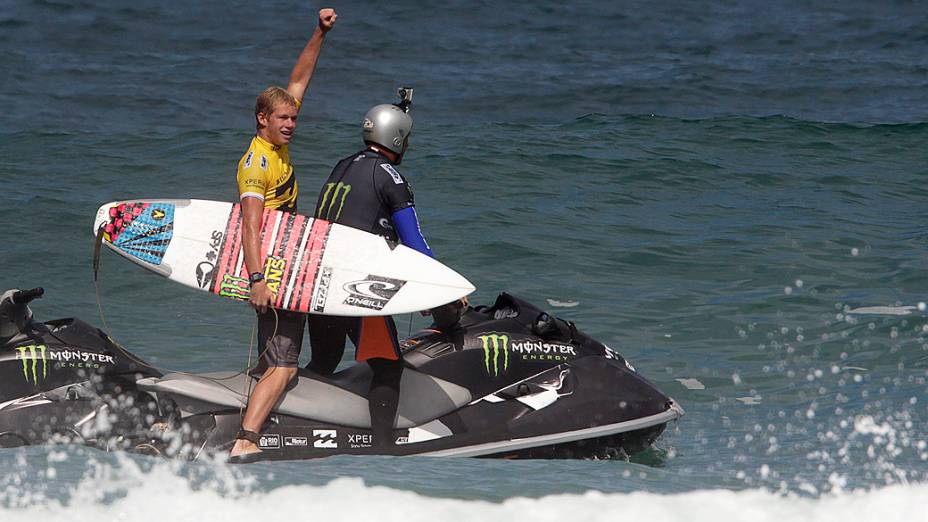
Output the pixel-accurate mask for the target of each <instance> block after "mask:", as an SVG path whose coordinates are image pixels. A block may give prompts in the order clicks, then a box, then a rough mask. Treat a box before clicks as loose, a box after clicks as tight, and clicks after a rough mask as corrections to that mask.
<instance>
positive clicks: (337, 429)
mask: <svg viewBox="0 0 928 522" xmlns="http://www.w3.org/2000/svg"><path fill="white" fill-rule="evenodd" d="M36 296H37V291H36V292H31V293H30V292H19V293H16V292H13V291H10V292H7V293H6V294H4V296H3V299H2V301H0V446H19V445H25V444H39V443H44V442H48V441H54V440H65V441H77V442H82V443H85V444H89V445H92V446H96V447H99V448H103V449H125V450H130V451H139V452H143V453H150V454H160V455H166V456H171V457H181V458H188V459H197V458H201V457H204V456H207V455H225V454H227V453H228V451H229V449H230V448H231V445H232V439H233V436H234V435H235V433H236V431H237V430H238V429H239V426H240V422H241V414H242V411H243V408H244V405H245V403H246V399H247V395H248V393H249V391H250V389H252V388H253V386H254V383H255V382H256V379H257V377H256V376H252V375H249V374H247V373H246V372H215V373H201V374H190V373H168V374H162V373H161V372H160V371H158V370H157V369H155V368H153V367H151V366H150V365H148V364H146V363H145V362H144V361H141V360H140V359H138V358H137V357H135V356H133V355H132V354H131V353H129V352H127V351H126V350H124V349H123V348H122V347H120V346H119V345H118V344H116V343H115V342H113V341H112V340H111V339H110V338H109V337H108V336H107V335H106V334H105V333H104V332H103V331H102V330H99V329H97V328H94V327H92V326H90V325H88V324H86V323H84V322H81V321H79V320H77V319H62V320H57V321H50V322H46V323H38V322H36V321H34V320H32V319H31V312H30V311H29V310H28V307H27V306H26V304H25V303H27V302H28V301H29V299H30V298H33V297H36ZM437 322H440V323H443V324H442V326H440V327H439V326H436V325H433V327H432V328H428V329H425V330H423V331H421V332H418V333H417V334H416V335H413V336H412V337H410V338H408V339H405V340H404V341H403V342H402V347H403V359H404V363H405V370H404V372H403V377H402V381H401V386H400V403H399V408H398V412H397V418H396V423H395V429H394V433H393V437H392V439H393V440H392V444H389V445H388V447H387V448H383V447H377V448H375V447H374V445H373V439H372V434H371V429H370V415H369V409H368V404H367V399H366V395H367V392H368V387H369V384H370V379H371V374H372V372H371V369H370V367H369V366H368V365H367V364H364V363H359V364H355V365H353V366H351V367H349V368H346V369H344V370H342V371H340V372H337V373H335V374H334V375H331V376H320V375H317V374H314V373H312V372H311V371H309V370H307V369H301V370H300V371H299V374H298V379H295V380H294V381H293V382H291V385H290V386H289V387H288V390H287V391H286V393H285V394H284V397H283V398H282V399H281V401H280V402H279V403H278V404H277V405H276V406H275V408H274V411H273V412H272V413H271V415H270V416H269V418H268V421H267V423H266V424H265V426H264V427H263V429H262V431H261V435H262V436H261V440H260V443H259V447H260V448H261V449H262V452H261V453H259V454H253V455H250V456H247V457H245V458H243V459H241V460H245V461H251V460H257V459H261V460H268V459H271V460H282V459H307V458H318V457H325V456H331V455H338V454H358V455H363V454H390V455H431V456H467V457H503V458H610V457H625V456H627V455H631V454H633V453H635V452H637V451H640V450H642V449H645V448H647V447H648V446H649V445H650V444H651V443H652V442H653V441H654V440H655V439H656V438H657V437H658V436H659V435H660V434H661V432H662V431H663V430H664V428H665V427H666V425H667V423H668V422H670V421H673V420H676V419H678V418H680V417H681V416H682V415H683V409H682V408H681V407H680V406H679V405H678V404H676V403H675V402H674V401H673V400H672V399H671V398H669V397H667V396H666V395H664V394H663V393H662V392H661V391H660V390H658V389H657V388H656V387H655V386H654V385H653V384H651V383H650V382H648V381H647V380H646V379H645V378H644V377H642V376H641V375H639V374H638V373H637V372H636V371H635V369H634V368H633V367H632V366H631V365H630V364H628V362H626V361H625V359H623V358H622V357H621V356H620V355H619V354H618V353H616V352H614V351H613V350H611V349H610V348H609V347H607V346H605V345H604V344H602V343H600V342H599V341H596V340H594V339H592V338H591V337H589V336H587V335H586V334H584V333H583V332H581V331H579V330H578V329H577V328H576V326H575V325H574V324H573V323H570V322H567V321H563V320H561V319H558V318H556V317H554V316H552V315H550V314H548V313H546V312H544V311H542V310H540V309H538V308H537V307H535V306H533V305H531V304H529V303H527V302H525V301H523V300H521V299H518V298H516V297H514V296H512V295H509V294H506V293H503V294H501V295H500V296H499V297H498V298H497V300H496V302H495V303H494V304H493V305H492V306H482V307H475V308H468V309H466V310H464V311H462V312H461V313H460V314H458V315H456V316H455V317H454V319H453V320H451V321H448V320H446V319H445V320H443V321H437Z"/></svg>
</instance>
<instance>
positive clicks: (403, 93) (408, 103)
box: [396, 87, 412, 112]
mask: <svg viewBox="0 0 928 522" xmlns="http://www.w3.org/2000/svg"><path fill="white" fill-rule="evenodd" d="M396 95H397V96H399V97H400V102H399V103H397V104H396V106H397V107H399V108H400V109H403V112H409V109H410V108H411V107H412V87H400V88H399V89H397V90H396Z"/></svg>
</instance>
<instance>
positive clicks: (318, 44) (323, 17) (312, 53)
mask: <svg viewBox="0 0 928 522" xmlns="http://www.w3.org/2000/svg"><path fill="white" fill-rule="evenodd" d="M336 18H338V15H337V14H335V9H330V8H325V9H321V10H320V11H319V25H318V26H317V27H316V30H315V31H313V35H312V37H310V39H309V42H307V43H306V47H304V48H303V52H301V53H300V57H299V58H297V60H296V64H295V65H294V66H293V71H291V72H290V82H289V83H288V84H287V92H289V93H290V95H291V96H293V97H294V98H296V99H297V101H298V102H300V103H303V95H304V94H305V93H306V89H307V88H308V87H309V82H310V80H312V79H313V71H315V70H316V62H317V61H318V60H319V51H321V50H322V42H323V41H324V40H325V34H326V33H328V32H329V30H331V29H332V27H333V26H334V25H335V19H336Z"/></svg>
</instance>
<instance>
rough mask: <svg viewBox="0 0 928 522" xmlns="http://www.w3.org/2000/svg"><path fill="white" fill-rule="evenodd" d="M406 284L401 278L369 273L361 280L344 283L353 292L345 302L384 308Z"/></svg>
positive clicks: (369, 307) (376, 308) (364, 306)
mask: <svg viewBox="0 0 928 522" xmlns="http://www.w3.org/2000/svg"><path fill="white" fill-rule="evenodd" d="M405 284H406V281H401V280H399V279H390V278H389V277H380V276H375V275H369V276H367V278H365V279H363V280H361V281H352V282H350V283H345V284H344V285H342V288H343V289H345V291H346V292H348V293H349V294H351V295H349V296H348V297H347V298H346V299H345V301H344V303H343V304H346V305H348V306H356V307H358V308H367V309H369V310H383V307H385V306H387V303H389V302H390V299H392V298H393V296H395V295H396V293H397V292H399V291H400V288H403V285H405Z"/></svg>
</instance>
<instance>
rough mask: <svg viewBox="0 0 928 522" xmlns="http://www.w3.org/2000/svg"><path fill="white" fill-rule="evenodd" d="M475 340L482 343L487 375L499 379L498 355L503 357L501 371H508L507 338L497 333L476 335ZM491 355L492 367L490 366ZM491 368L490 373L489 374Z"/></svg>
mask: <svg viewBox="0 0 928 522" xmlns="http://www.w3.org/2000/svg"><path fill="white" fill-rule="evenodd" d="M477 339H480V342H481V343H483V358H484V364H485V366H486V369H487V374H491V373H492V375H493V376H494V377H499V369H500V368H499V366H500V355H502V356H503V360H502V363H503V371H504V372H505V371H506V370H508V369H509V336H508V335H501V334H497V333H489V334H486V335H478V336H477ZM491 354H492V363H493V365H492V367H491V366H490V362H491ZM491 368H492V372H491Z"/></svg>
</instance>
